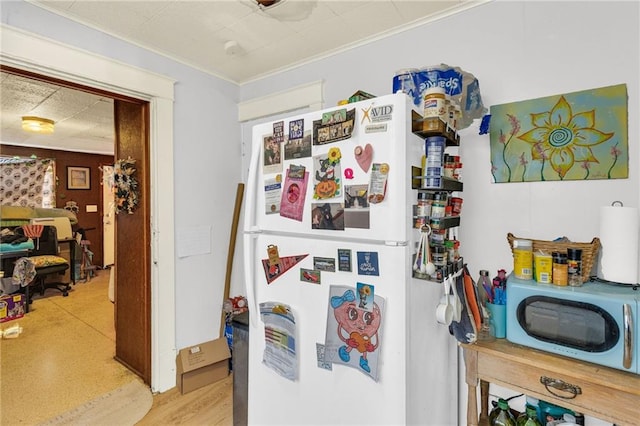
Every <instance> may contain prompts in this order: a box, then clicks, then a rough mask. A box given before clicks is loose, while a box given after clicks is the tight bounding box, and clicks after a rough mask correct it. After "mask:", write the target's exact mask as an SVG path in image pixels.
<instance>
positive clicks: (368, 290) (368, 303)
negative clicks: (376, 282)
mask: <svg viewBox="0 0 640 426" xmlns="http://www.w3.org/2000/svg"><path fill="white" fill-rule="evenodd" d="M356 290H357V291H358V308H360V309H364V310H365V311H369V312H373V298H374V294H373V293H374V291H373V290H374V287H373V286H372V285H371V284H365V283H357V284H356Z"/></svg>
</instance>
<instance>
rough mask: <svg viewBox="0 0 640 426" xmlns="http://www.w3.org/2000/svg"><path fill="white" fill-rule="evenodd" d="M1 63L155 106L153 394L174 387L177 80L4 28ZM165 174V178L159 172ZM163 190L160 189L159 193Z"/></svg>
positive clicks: (152, 173) (152, 115) (152, 128)
mask: <svg viewBox="0 0 640 426" xmlns="http://www.w3.org/2000/svg"><path fill="white" fill-rule="evenodd" d="M0 32H1V33H2V50H1V51H0V64H2V65H6V66H9V67H13V68H17V69H21V70H25V71H29V72H32V73H38V74H42V75H45V76H49V77H53V78H57V79H61V80H66V81H68V82H72V83H75V84H80V85H84V86H87V87H91V88H96V89H102V90H106V91H108V92H113V93H118V94H122V95H126V96H130V97H133V98H137V99H141V100H146V101H149V103H150V108H151V110H150V123H149V124H150V129H149V130H150V140H151V144H150V145H151V148H150V149H151V152H150V158H151V170H150V179H151V182H150V185H151V200H150V202H151V217H152V218H153V220H152V222H151V265H150V268H151V389H152V390H153V391H154V392H164V391H166V390H168V389H171V388H172V387H174V386H175V383H176V378H175V357H176V353H177V351H176V341H175V334H176V332H175V324H176V309H175V216H174V213H173V211H174V178H173V177H174V166H173V98H174V83H175V81H174V80H172V79H170V78H167V77H165V76H162V75H160V74H156V73H153V72H150V71H146V70H144V69H140V68H136V67H133V66H130V65H127V64H123V63H121V62H118V61H116V60H113V59H110V58H108V57H103V56H100V55H97V54H95V53H92V52H88V51H84V50H81V49H78V48H76V47H73V46H69V45H65V44H63V43H60V42H57V41H54V40H50V39H47V38H44V37H41V36H39V35H36V34H32V33H29V32H26V31H21V30H18V29H16V28H13V27H10V26H7V25H5V24H1V25H0ZM160 170H162V172H161V173H160V172H159V171H160ZM160 188H161V189H160Z"/></svg>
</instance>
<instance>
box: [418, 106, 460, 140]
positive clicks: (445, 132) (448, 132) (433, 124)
mask: <svg viewBox="0 0 640 426" xmlns="http://www.w3.org/2000/svg"><path fill="white" fill-rule="evenodd" d="M411 132H412V133H413V134H415V135H418V136H420V137H421V138H427V137H429V136H443V137H445V138H446V140H447V146H460V135H458V133H456V132H455V131H454V130H453V129H452V128H451V127H449V125H448V124H447V123H445V122H444V121H442V120H441V119H440V118H423V117H422V116H421V115H420V114H419V113H417V112H416V111H413V110H412V111H411Z"/></svg>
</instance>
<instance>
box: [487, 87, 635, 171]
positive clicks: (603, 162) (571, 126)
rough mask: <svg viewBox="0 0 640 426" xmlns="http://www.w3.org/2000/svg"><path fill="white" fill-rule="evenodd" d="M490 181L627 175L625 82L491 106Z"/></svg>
mask: <svg viewBox="0 0 640 426" xmlns="http://www.w3.org/2000/svg"><path fill="white" fill-rule="evenodd" d="M490 128H491V130H490V136H491V138H490V139H491V174H492V176H493V181H494V182H534V181H558V180H587V179H625V178H627V177H628V176H629V157H628V154H629V151H628V141H627V86H626V85H625V84H619V85H616V86H608V87H602V88H598V89H592V90H585V91H580V92H573V93H567V94H564V95H557V96H549V97H545V98H538V99H532V100H527V101H521V102H513V103H509V104H502V105H495V106H492V107H491V124H490Z"/></svg>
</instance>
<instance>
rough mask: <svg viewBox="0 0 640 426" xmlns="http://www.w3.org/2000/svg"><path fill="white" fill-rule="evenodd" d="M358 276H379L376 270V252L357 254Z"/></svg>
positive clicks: (360, 252)
mask: <svg viewBox="0 0 640 426" xmlns="http://www.w3.org/2000/svg"><path fill="white" fill-rule="evenodd" d="M358 275H380V272H379V270H378V252H375V251H359V252H358Z"/></svg>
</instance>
